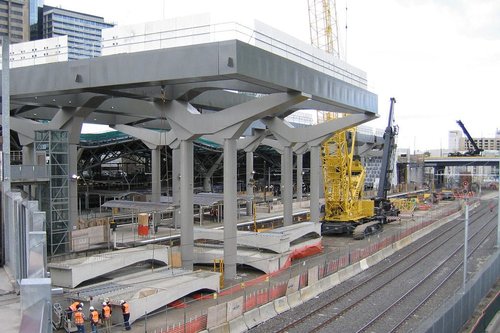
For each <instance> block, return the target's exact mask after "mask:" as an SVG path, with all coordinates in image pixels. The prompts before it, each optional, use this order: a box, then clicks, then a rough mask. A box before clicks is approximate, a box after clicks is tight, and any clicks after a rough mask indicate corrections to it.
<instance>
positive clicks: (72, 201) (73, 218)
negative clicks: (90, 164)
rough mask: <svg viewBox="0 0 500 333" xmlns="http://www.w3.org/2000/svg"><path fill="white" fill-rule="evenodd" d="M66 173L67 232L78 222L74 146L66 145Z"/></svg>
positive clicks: (76, 161) (76, 154)
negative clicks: (67, 192) (67, 177)
mask: <svg viewBox="0 0 500 333" xmlns="http://www.w3.org/2000/svg"><path fill="white" fill-rule="evenodd" d="M68 159H69V161H68V168H69V170H68V172H69V177H70V179H71V180H70V181H69V186H68V191H69V201H68V205H69V207H68V208H69V223H70V225H69V228H70V229H69V230H68V232H71V230H73V226H74V225H76V223H77V221H78V182H77V178H76V176H77V175H76V173H77V168H78V167H77V164H78V148H77V145H75V144H68Z"/></svg>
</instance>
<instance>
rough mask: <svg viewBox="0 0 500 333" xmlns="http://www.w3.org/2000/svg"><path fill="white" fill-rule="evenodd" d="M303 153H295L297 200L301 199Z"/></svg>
mask: <svg viewBox="0 0 500 333" xmlns="http://www.w3.org/2000/svg"><path fill="white" fill-rule="evenodd" d="M303 157H304V154H297V201H302V186H303V184H304V181H303V178H302V170H303V164H302V162H303Z"/></svg>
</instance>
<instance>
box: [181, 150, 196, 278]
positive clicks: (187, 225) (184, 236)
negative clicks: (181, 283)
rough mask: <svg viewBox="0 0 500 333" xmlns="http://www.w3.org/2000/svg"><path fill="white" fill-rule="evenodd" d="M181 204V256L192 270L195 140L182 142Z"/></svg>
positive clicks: (183, 263) (184, 263) (183, 264)
mask: <svg viewBox="0 0 500 333" xmlns="http://www.w3.org/2000/svg"><path fill="white" fill-rule="evenodd" d="M180 146H181V147H180V148H181V158H180V166H181V168H180V175H181V179H180V192H181V195H180V204H181V256H182V268H184V269H188V270H192V269H193V262H194V244H193V243H194V241H193V240H194V226H193V141H189V140H182V141H181V144H180Z"/></svg>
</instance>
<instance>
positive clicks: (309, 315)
mask: <svg viewBox="0 0 500 333" xmlns="http://www.w3.org/2000/svg"><path fill="white" fill-rule="evenodd" d="M484 214H485V213H484V212H482V213H481V214H480V213H476V212H474V214H473V215H472V216H471V218H473V217H474V216H476V218H475V219H471V221H472V222H471V223H470V225H472V224H474V223H476V221H478V220H480V219H481V217H482V216H483V215H484ZM478 215H479V217H478ZM457 226H458V228H457ZM455 228H457V229H459V230H455V231H453V229H455ZM441 230H442V229H441ZM462 230H463V225H462V222H461V221H460V219H457V220H456V221H453V222H452V223H451V224H448V225H447V226H446V227H445V229H444V230H443V231H440V232H439V234H438V235H436V236H432V237H431V239H430V240H428V241H426V242H425V243H424V244H421V245H419V246H418V247H417V249H415V250H413V251H411V252H410V253H409V254H407V255H404V256H403V257H401V258H399V259H398V260H396V261H395V262H393V263H391V264H390V265H389V266H388V267H386V268H384V269H383V270H382V271H381V272H379V273H377V274H375V275H374V276H372V277H369V278H368V279H363V280H362V281H361V282H360V283H357V284H355V285H354V286H353V287H352V288H350V289H349V290H347V291H345V292H344V293H342V294H341V295H339V296H338V297H335V298H334V299H332V300H330V301H328V302H327V303H326V304H323V305H322V306H320V307H317V308H314V309H313V310H312V311H310V310H309V311H308V313H307V314H306V315H305V316H302V317H301V318H298V319H297V320H293V321H292V322H291V323H290V324H288V325H286V326H285V327H283V328H282V329H280V330H278V332H289V331H298V330H297V325H299V324H302V323H304V322H306V321H307V320H309V319H311V318H313V317H315V318H314V319H313V320H314V321H318V320H319V319H318V318H317V316H318V312H320V311H323V310H326V309H328V308H329V307H331V306H332V305H333V304H337V303H339V302H341V301H342V300H343V299H346V298H347V297H348V296H349V295H351V294H352V293H353V292H354V291H358V290H359V289H360V288H361V287H362V286H363V285H367V284H370V285H371V284H372V283H373V281H374V280H375V279H376V278H377V277H380V276H382V275H383V274H387V273H388V271H390V270H391V269H393V268H394V267H395V266H397V265H399V264H400V263H401V262H406V261H408V258H409V257H411V256H413V255H414V254H416V253H418V252H419V251H421V250H422V249H423V248H424V247H427V246H429V244H431V243H433V242H436V241H439V240H440V239H441V238H442V237H445V235H447V234H448V233H449V232H450V231H451V233H452V235H451V236H448V237H447V240H446V241H448V240H449V239H452V238H453V237H454V236H455V235H457V234H459V233H461V232H462ZM446 241H440V242H439V244H440V245H441V244H444V243H445V242H446ZM437 247H439V246H437ZM437 247H433V248H432V249H431V250H430V251H429V252H428V253H427V254H426V255H424V257H421V258H420V259H418V261H421V260H423V258H425V257H426V256H427V255H430V254H431V253H432V252H433V251H434V250H435V249H436V248H437ZM411 265H415V263H413V264H411ZM405 269H406V268H404V269H403V270H405ZM398 274H400V273H397V274H394V275H396V276H397V275H398ZM383 286H384V284H382V285H381V286H379V287H378V288H376V289H377V290H380V289H381V288H382V287H383ZM373 292H376V290H372V293H373ZM364 298H366V296H365V297H361V300H362V299H364ZM361 300H360V301H361ZM358 302H359V301H358ZM354 306H355V305H351V306H348V308H349V309H351V308H353V307H354ZM349 309H346V308H344V309H343V310H341V311H340V312H337V313H336V315H335V316H334V318H333V319H331V320H330V319H328V318H327V319H326V320H322V324H320V325H319V326H316V327H315V329H314V330H313V331H315V330H317V329H319V328H321V326H322V325H325V326H326V325H328V322H332V321H333V320H335V318H338V317H340V316H342V315H343V314H344V313H346V312H347V311H349Z"/></svg>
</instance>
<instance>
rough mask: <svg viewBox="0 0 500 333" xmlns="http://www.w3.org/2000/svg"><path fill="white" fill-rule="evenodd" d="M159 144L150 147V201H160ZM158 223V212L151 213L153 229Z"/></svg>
mask: <svg viewBox="0 0 500 333" xmlns="http://www.w3.org/2000/svg"><path fill="white" fill-rule="evenodd" d="M160 149H161V146H157V147H156V148H155V149H151V202H158V203H159V202H160V196H161V180H160V173H161V171H160V170H161V166H160V162H161V151H160ZM158 224H160V212H154V213H153V230H155V228H154V227H156V226H157V225H158Z"/></svg>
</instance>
